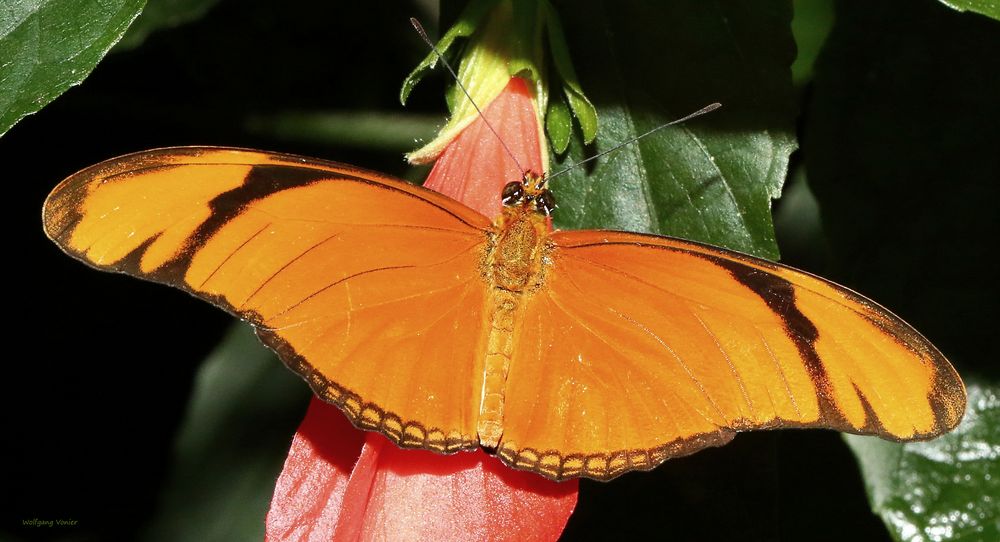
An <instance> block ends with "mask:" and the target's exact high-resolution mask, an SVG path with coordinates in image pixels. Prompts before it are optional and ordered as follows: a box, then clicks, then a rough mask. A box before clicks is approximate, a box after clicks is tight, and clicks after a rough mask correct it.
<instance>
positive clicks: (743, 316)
mask: <svg viewBox="0 0 1000 542" xmlns="http://www.w3.org/2000/svg"><path fill="white" fill-rule="evenodd" d="M550 247H551V250H550V252H549V256H550V258H551V265H550V266H549V267H548V269H547V270H546V274H545V276H544V279H543V281H544V283H543V286H542V287H541V288H539V289H538V290H537V291H536V292H535V293H534V294H532V295H531V296H530V298H529V299H528V300H527V301H526V307H525V309H524V311H525V312H524V318H523V321H522V324H521V325H522V328H521V329H520V335H519V336H518V339H517V341H516V343H515V348H514V352H513V355H512V357H511V366H510V373H509V377H508V384H507V389H506V390H507V391H506V398H505V401H506V405H505V417H504V433H503V438H502V441H501V443H500V448H499V451H498V454H499V455H500V457H501V458H502V459H503V460H504V461H506V462H507V463H508V464H511V465H513V466H516V467H519V468H524V469H528V470H534V471H536V472H539V473H541V474H543V475H545V476H548V477H551V478H556V479H561V478H566V477H571V476H587V477H591V478H598V479H608V478H612V477H614V476H617V475H619V474H621V473H623V472H626V471H628V470H633V469H642V470H645V469H650V468H652V467H654V466H656V465H658V464H659V463H661V462H663V461H664V460H666V459H668V458H670V457H676V456H679V455H685V454H689V453H692V452H694V451H697V450H699V449H702V448H704V447H706V446H716V445H720V444H723V443H725V442H728V441H729V440H730V439H731V438H732V437H733V435H734V433H735V432H736V431H742V430H749V429H762V428H774V427H828V428H833V429H838V430H841V431H848V432H852V433H864V434H875V435H878V436H881V437H884V438H888V439H894V440H909V439H921V438H929V437H932V436H935V435H938V434H940V433H942V432H944V431H946V430H948V429H950V428H952V427H954V426H955V425H956V424H957V423H958V421H959V419H960V418H961V416H962V413H963V411H964V406H965V391H964V387H963V385H962V382H961V380H960V379H959V378H958V375H957V374H956V373H955V370H954V369H953V368H952V367H951V365H950V364H949V363H948V361H947V360H946V359H945V358H944V356H942V355H941V353H940V352H938V350H937V349H935V348H934V346H933V345H931V344H930V343H929V342H928V341H927V340H926V339H925V338H923V337H922V336H921V335H920V334H919V333H917V332H916V331H915V330H914V329H913V328H911V327H910V326H909V325H907V324H906V323H905V322H903V321H902V320H900V319H899V318H897V317H896V316H894V315H892V314H891V313H890V312H889V311H887V310H886V309H884V308H882V307H880V306H878V305H877V304H875V303H874V302H872V301H870V300H868V299H866V298H864V297H862V296H860V295H858V294H856V293H854V292H851V291H850V290H847V289H846V288H843V287H841V286H837V285H835V284H833V283H830V282H828V281H825V280H823V279H820V278H818V277H815V276H812V275H809V274H807V273H804V272H801V271H797V270H795V269H791V268H789V267H785V266H781V265H778V264H775V263H771V262H768V261H765V260H761V259H758V258H754V257H751V256H747V255H743V254H738V253H735V252H730V251H726V250H723V249H719V248H715V247H710V246H706V245H700V244H697V243H691V242H687V241H681V240H677V239H671V238H665V237H658V236H650V235H640V234H631V233H623V232H613V231H593V230H590V231H562V232H556V233H554V234H552V236H551V245H550Z"/></svg>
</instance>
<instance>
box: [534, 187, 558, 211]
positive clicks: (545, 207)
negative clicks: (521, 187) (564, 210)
mask: <svg viewBox="0 0 1000 542" xmlns="http://www.w3.org/2000/svg"><path fill="white" fill-rule="evenodd" d="M555 208H556V198H554V197H553V196H552V192H549V191H548V190H543V191H542V193H541V194H538V195H537V196H535V209H536V210H537V211H538V212H539V213H542V214H543V215H545V216H549V215H551V214H552V211H554V210H555Z"/></svg>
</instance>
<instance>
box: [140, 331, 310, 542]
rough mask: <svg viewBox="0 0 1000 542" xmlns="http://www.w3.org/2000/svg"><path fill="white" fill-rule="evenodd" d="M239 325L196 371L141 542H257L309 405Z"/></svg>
mask: <svg viewBox="0 0 1000 542" xmlns="http://www.w3.org/2000/svg"><path fill="white" fill-rule="evenodd" d="M309 395H310V394H309V390H308V388H306V387H305V386H303V385H302V380H301V379H300V378H299V377H297V376H296V375H294V374H293V373H292V372H291V371H289V370H288V369H287V368H285V366H284V365H283V364H282V363H281V362H279V361H278V360H277V358H276V357H275V356H274V353H272V352H271V351H270V350H268V349H267V348H265V347H264V346H263V345H262V344H260V342H259V341H258V340H257V338H256V337H255V336H254V335H253V332H252V331H251V330H250V328H249V327H247V326H246V325H244V324H237V325H234V326H233V327H232V329H231V330H230V332H229V334H228V336H227V337H226V339H225V340H223V342H222V344H221V345H220V346H219V347H218V348H217V349H216V351H215V352H213V353H212V354H211V355H210V356H209V357H208V358H207V359H206V360H205V362H204V363H203V364H202V366H201V368H200V369H199V371H198V374H197V376H196V379H195V386H194V390H193V392H192V396H191V400H190V402H189V404H188V411H187V413H186V414H185V416H184V421H183V422H182V425H181V428H180V431H179V433H178V436H177V440H176V443H175V449H174V464H173V468H172V469H171V474H170V475H169V478H168V480H167V482H166V485H165V487H164V490H163V494H162V496H161V499H160V507H159V509H158V510H157V511H156V513H155V516H154V518H153V519H152V521H151V522H150V524H149V526H148V529H147V533H146V539H147V540H164V541H168V540H261V539H263V536H264V521H263V518H264V515H265V513H266V512H267V508H268V504H269V501H270V497H271V493H272V492H273V491H274V480H275V479H276V478H277V477H278V473H280V472H281V466H282V463H283V462H284V460H285V456H286V454H287V452H288V441H289V439H290V438H291V435H292V433H294V432H295V426H296V424H297V423H298V422H299V419H300V417H301V416H302V412H303V410H304V408H305V405H306V403H307V401H308V398H309Z"/></svg>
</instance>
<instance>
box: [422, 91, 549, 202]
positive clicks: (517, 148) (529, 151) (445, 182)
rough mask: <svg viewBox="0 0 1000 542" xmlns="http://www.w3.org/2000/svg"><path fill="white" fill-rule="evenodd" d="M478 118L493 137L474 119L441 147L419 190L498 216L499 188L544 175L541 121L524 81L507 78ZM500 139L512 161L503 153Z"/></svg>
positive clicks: (544, 155)
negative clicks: (532, 175) (526, 174)
mask: <svg viewBox="0 0 1000 542" xmlns="http://www.w3.org/2000/svg"><path fill="white" fill-rule="evenodd" d="M483 117H485V118H486V120H488V121H489V124H490V125H491V126H493V128H494V129H495V130H496V131H497V133H496V134H494V133H493V132H492V131H491V130H490V128H489V126H487V124H486V122H484V121H483V119H482V118H477V119H476V120H475V121H474V122H472V123H471V124H469V126H468V127H466V128H465V130H464V131H462V133H461V134H459V135H458V137H456V138H455V139H453V140H452V141H451V142H450V143H449V144H448V145H447V147H445V150H444V152H443V153H441V155H440V156H439V157H438V160H437V162H435V163H434V168H433V169H432V170H431V173H430V175H428V177H427V181H426V182H425V183H424V186H425V187H426V188H430V189H431V190H436V191H438V192H440V193H442V194H444V195H446V196H450V197H452V198H454V199H457V200H458V201H461V202H463V203H465V204H466V205H468V206H469V207H472V208H473V209H475V210H477V211H479V212H481V213H483V214H484V215H486V216H491V217H492V216H496V215H498V214H500V190H501V189H503V186H504V185H505V184H507V183H509V182H511V181H519V180H521V176H522V174H523V173H524V172H525V171H532V172H534V173H542V172H543V171H546V166H547V160H546V159H545V157H546V153H545V152H543V151H544V148H543V147H542V141H541V139H540V138H539V133H540V130H541V123H540V121H539V116H538V112H537V111H536V110H535V103H534V99H533V97H532V93H531V90H530V86H529V83H528V82H527V81H525V80H524V79H521V78H520V77H512V78H511V79H510V81H509V82H508V83H507V86H506V87H504V90H503V92H501V93H500V95H499V96H497V98H496V99H495V100H493V101H492V102H490V104H489V105H487V106H486V107H485V109H484V110H483ZM497 136H499V139H498V138H497ZM501 140H502V141H503V143H505V144H506V145H507V148H508V149H510V152H511V153H512V154H513V155H514V157H515V158H517V162H515V161H514V160H513V159H511V157H510V155H508V154H507V150H505V149H504V145H503V144H501ZM518 164H520V168H523V170H524V171H522V169H520V168H519V167H518Z"/></svg>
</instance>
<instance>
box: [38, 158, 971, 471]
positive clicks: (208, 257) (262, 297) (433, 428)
mask: <svg viewBox="0 0 1000 542" xmlns="http://www.w3.org/2000/svg"><path fill="white" fill-rule="evenodd" d="M498 197H500V198H502V200H503V211H502V214H501V216H500V217H499V218H498V219H496V220H495V221H494V220H491V219H489V218H487V217H486V216H484V215H482V214H480V213H479V212H477V211H474V210H472V209H470V208H468V207H466V206H465V205H463V204H462V203H459V202H457V201H455V200H452V199H450V198H448V197H446V196H443V195H441V194H438V193H436V192H432V191H430V190H426V189H424V188H421V187H419V186H415V185H411V184H409V183H406V182H404V181H401V180H397V179H394V178H391V177H388V176H386V175H384V174H381V173H376V172H373V171H367V170H364V169H360V168H357V167H354V166H350V165H345V164H339V163H335V162H328V161H323V160H319V159H314V158H305V157H299V156H293V155H287V154H278V153H270V152H263V151H255V150H244V149H235V148H217V147H179V148H165V149H156V150H150V151H145V152H139V153H136V154H130V155H126V156H122V157H119V158H114V159H111V160H108V161H105V162H102V163H100V164H97V165H95V166H92V167H89V168H87V169H84V170H82V171H80V172H78V173H76V174H74V175H72V176H70V177H69V178H67V179H66V180H65V181H63V182H62V183H61V184H59V185H58V186H57V187H56V188H55V189H54V190H53V191H52V193H51V194H50V195H49V197H48V199H47V200H46V202H45V208H44V211H43V220H44V226H45V231H46V233H47V235H48V236H49V237H50V238H51V239H52V240H53V241H55V242H56V243H57V244H58V245H59V246H60V247H61V248H62V249H63V250H64V251H65V252H67V253H68V254H69V255H71V256H73V257H75V258H77V259H79V260H81V261H83V262H85V263H87V264H89V265H91V266H93V267H96V268H98V269H102V270H107V271H118V272H122V273H127V274H130V275H134V276H136V277H140V278H144V279H147V280H152V281H156V282H161V283H164V284H168V285H171V286H174V287H177V288H180V289H182V290H185V291H187V292H189V293H191V294H193V295H195V296H197V297H200V298H202V299H205V300H207V301H209V302H211V303H213V304H215V305H217V306H219V307H222V308H223V309H225V310H227V311H229V312H230V313H232V314H234V315H236V316H238V317H240V318H242V319H243V320H245V321H247V322H249V323H250V324H251V325H252V326H253V327H254V328H255V330H256V333H257V336H258V337H259V338H260V339H261V340H262V341H263V342H264V343H265V344H266V345H268V346H269V347H270V348H272V349H273V350H274V351H275V352H277V354H278V356H279V357H280V358H281V360H282V361H283V362H284V363H285V364H286V365H287V366H288V367H289V368H291V369H292V370H293V371H295V372H296V373H298V374H299V375H300V376H301V377H302V378H303V379H305V380H306V382H308V383H309V385H310V386H311V388H312V390H313V391H314V392H315V393H316V395H317V396H319V397H321V398H322V399H324V400H326V401H328V402H330V403H332V404H334V405H336V406H338V407H339V408H340V409H341V410H342V411H343V412H344V414H346V415H347V417H348V418H349V419H350V420H351V422H353V423H354V425H355V426H357V427H358V428H360V429H364V430H369V431H378V432H380V433H382V434H383V435H385V436H386V437H388V438H389V439H390V440H392V441H393V442H395V443H396V444H397V445H399V446H401V447H406V448H422V449H427V450H432V451H435V452H441V453H453V452H458V451H461V450H472V449H476V448H480V447H481V448H483V449H486V450H487V451H489V452H491V453H493V454H495V455H497V456H498V457H499V458H500V459H501V460H502V461H503V462H504V463H506V464H507V465H509V466H511V467H514V468H517V469H524V470H529V471H534V472H536V473H538V474H540V475H542V476H545V477H548V478H551V479H554V480H563V479H566V478H571V477H588V478H594V479H598V480H609V479H611V478H614V477H616V476H619V475H621V474H622V473H625V472H628V471H631V470H648V469H651V468H653V467H655V466H657V465H659V464H660V463H662V462H663V461H665V460H667V459H669V458H673V457H678V456H683V455H687V454H690V453H693V452H696V451H698V450H701V449H703V448H706V447H709V446H718V445H722V444H724V443H726V442H728V441H729V440H731V439H732V438H733V437H734V435H735V434H736V432H739V431H745V430H752V429H769V428H787V427H825V428H832V429H837V430H840V431H847V432H851V433H861V434H872V435H877V436H880V437H883V438H886V439H891V440H899V441H902V440H914V439H927V438H931V437H934V436H937V435H939V434H941V433H944V432H946V431H948V430H950V429H951V428H953V427H955V426H956V425H957V424H958V422H959V420H960V419H961V417H962V414H963V412H964V410H965V401H966V396H965V388H964V386H963V384H962V381H961V379H960V378H959V376H958V374H957V373H956V372H955V370H954V368H953V367H952V366H951V365H950V364H949V362H948V361H947V359H946V358H945V357H944V356H943V355H942V354H941V353H940V352H939V351H938V350H937V349H936V348H935V347H934V346H933V345H932V344H931V343H930V342H929V341H927V339H925V338H924V337H923V336H922V335H920V333H918V332H917V331H916V330H914V329H913V328H912V327H910V326H909V325H907V324H906V323H905V322H903V321H902V320H901V319H899V318H898V317H896V316H895V315H893V314H892V313H891V312H889V311H888V310H886V309H885V308H883V307H881V306H879V305H878V304H876V303H875V302H873V301H871V300H869V299H867V298H865V297H863V296H861V295H859V294H857V293H855V292H853V291H851V290H848V289H847V288H844V287H842V286H838V285H836V284H834V283H832V282H829V281H827V280H824V279H822V278H819V277H816V276H814V275H811V274H809V273H806V272H803V271H799V270H796V269H793V268H790V267H787V266H783V265H780V264H777V263H773V262H770V261H767V260H762V259H759V258H755V257H753V256H749V255H746V254H741V253H738V252H733V251H729V250H726V249H722V248H718V247H714V246H710V245H705V244H701V243H696V242H692V241H685V240H681V239H676V238H671V237H662V236H656V235H647V234H639V233H628V232H620V231H606V230H566V231H558V230H557V231H551V230H550V228H549V227H548V222H547V220H548V215H549V214H550V213H551V211H552V209H553V208H554V204H555V202H554V199H553V197H552V195H551V193H550V192H549V191H548V188H547V183H546V179H545V178H544V177H540V176H535V175H531V174H528V175H526V176H525V178H524V179H522V180H518V181H514V182H511V183H509V184H508V185H507V186H505V187H504V189H503V192H502V194H499V195H498Z"/></svg>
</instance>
